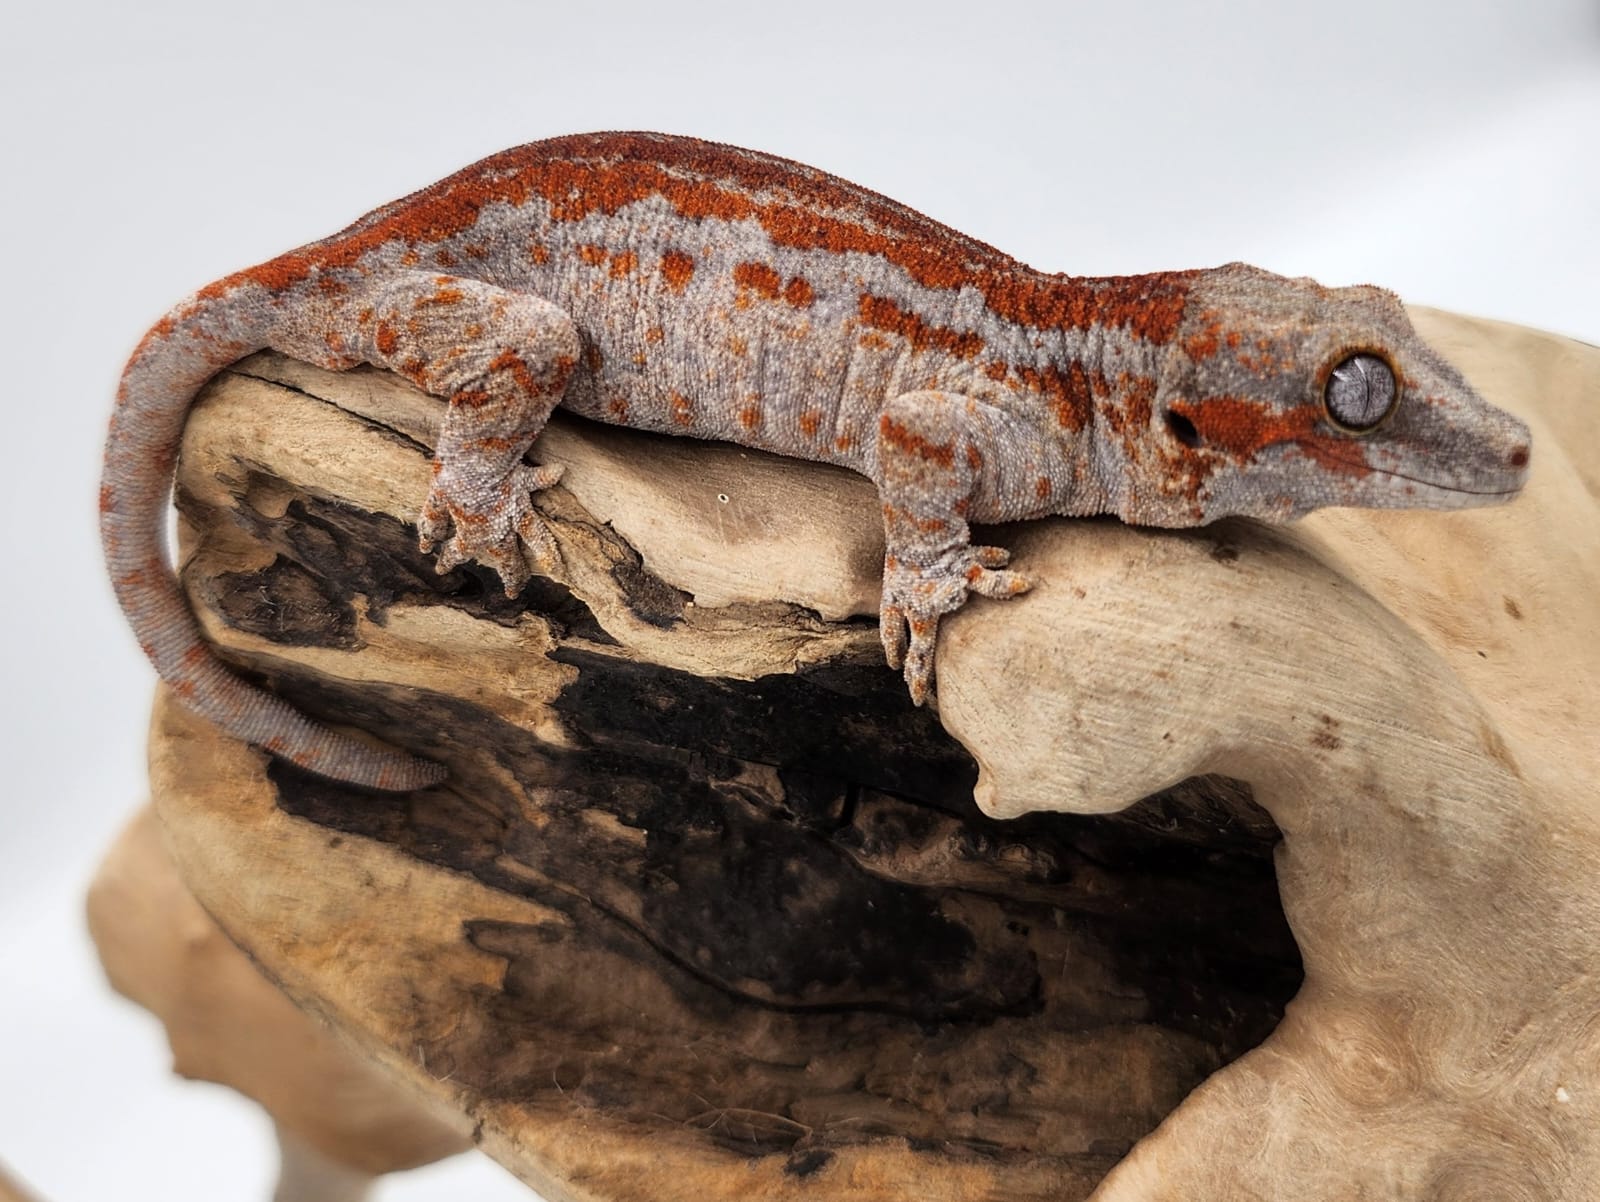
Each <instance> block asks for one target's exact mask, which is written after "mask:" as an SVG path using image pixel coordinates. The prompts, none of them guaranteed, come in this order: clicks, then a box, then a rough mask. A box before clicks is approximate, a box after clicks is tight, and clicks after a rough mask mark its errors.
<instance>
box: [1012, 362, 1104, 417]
mask: <svg viewBox="0 0 1600 1202" xmlns="http://www.w3.org/2000/svg"><path fill="white" fill-rule="evenodd" d="M1017 374H1018V375H1019V376H1021V377H1022V382H1023V383H1024V384H1026V385H1027V387H1028V388H1029V389H1030V390H1031V391H1033V392H1037V393H1040V394H1041V395H1043V396H1044V398H1045V400H1046V402H1047V403H1048V404H1049V406H1050V412H1051V413H1052V414H1053V415H1054V416H1055V419H1056V424H1057V425H1059V426H1060V427H1061V428H1062V429H1064V430H1081V429H1083V428H1084V426H1086V425H1088V424H1089V419H1090V417H1091V416H1093V413H1094V403H1093V400H1092V393H1091V387H1090V383H1089V373H1088V372H1087V371H1085V370H1084V366H1083V364H1082V362H1080V361H1079V360H1077V359H1074V360H1072V361H1071V362H1070V363H1069V364H1067V370H1066V371H1062V370H1061V369H1060V368H1058V367H1056V366H1055V365H1054V364H1051V365H1049V366H1047V367H1044V368H1042V369H1041V368H1033V367H1021V368H1018V369H1017Z"/></svg>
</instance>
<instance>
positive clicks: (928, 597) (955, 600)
mask: <svg viewBox="0 0 1600 1202" xmlns="http://www.w3.org/2000/svg"><path fill="white" fill-rule="evenodd" d="M1010 560H1011V553H1010V552H1009V551H1007V550H1005V549H1004V548H1003V547H973V546H965V547H960V548H956V549H954V550H952V551H950V552H949V553H948V554H945V555H942V556H940V557H939V559H937V560H936V561H935V562H933V563H931V564H915V563H909V562H907V561H906V560H904V559H901V558H899V557H897V556H895V555H894V554H892V553H891V554H889V555H886V556H885V557H884V562H883V607H882V609H881V610H880V611H879V621H878V633H879V635H880V636H881V637H882V639H883V653H884V657H885V658H886V659H887V660H888V661H889V666H890V667H891V668H898V667H901V666H902V665H904V668H905V677H906V686H907V687H908V688H909V689H910V690H911V700H912V701H913V702H914V703H915V704H917V705H921V704H922V703H923V702H924V701H926V700H927V698H928V689H929V687H930V686H931V685H932V683H933V652H934V646H935V643H936V642H937V639H938V634H939V619H940V618H942V617H943V616H944V615H945V614H948V613H953V612H955V611H956V610H958V609H960V608H961V606H962V605H964V604H965V603H966V600H967V594H968V593H969V592H972V593H979V594H982V595H983V596H985V597H996V598H1003V597H1015V596H1016V595H1017V594H1019V593H1025V592H1027V591H1028V588H1029V583H1028V578H1027V577H1026V576H1023V575H1022V574H1021V573H1020V572H1007V571H1003V570H1001V569H1003V568H1004V567H1005V566H1006V564H1007V563H1009V562H1010ZM908 636H909V637H908Z"/></svg>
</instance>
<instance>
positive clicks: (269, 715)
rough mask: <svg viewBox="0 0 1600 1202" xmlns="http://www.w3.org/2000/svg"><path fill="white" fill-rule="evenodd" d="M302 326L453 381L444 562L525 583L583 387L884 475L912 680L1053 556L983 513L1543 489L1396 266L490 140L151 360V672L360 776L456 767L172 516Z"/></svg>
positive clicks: (125, 540) (126, 463)
mask: <svg viewBox="0 0 1600 1202" xmlns="http://www.w3.org/2000/svg"><path fill="white" fill-rule="evenodd" d="M263 348H272V349H274V350H277V351H281V352H283V353H285V354H288V355H291V356H294V357H296V358H300V359H304V360H306V361H309V362H311V363H315V364H318V365H320V366H323V367H327V368H332V369H336V370H338V369H345V368H349V367H353V366H355V365H357V364H362V363H368V364H374V365H376V366H378V367H382V368H386V369H388V370H391V371H395V372H398V373H400V374H401V375H402V376H404V377H406V378H407V379H409V380H411V381H413V382H414V383H415V384H417V385H418V386H419V387H421V388H423V389H425V390H426V391H428V392H430V393H432V394H434V395H436V396H438V397H440V398H442V399H444V400H446V401H448V403H449V409H448V412H447V416H446V418H445V420H444V424H443V428H442V430H441V434H440V439H439V445H438V448H437V458H436V460H435V463H434V475H433V483H432V488H431V490H430V492H429V493H428V496H427V499H426V500H425V502H424V503H423V508H422V512H421V515H420V518H419V520H418V528H419V533H420V539H421V543H422V545H423V549H424V550H428V549H431V548H432V547H433V546H434V545H436V544H442V548H441V551H440V553H439V556H438V567H439V570H440V571H445V570H447V569H449V568H450V567H452V566H454V565H456V564H459V563H461V562H463V561H465V560H468V559H472V560H478V561H481V562H484V563H486V564H489V565H491V566H492V567H494V569H495V570H496V571H497V572H498V573H499V574H500V577H501V579H502V581H503V583H504V585H505V588H506V591H507V593H508V594H510V595H515V594H516V593H517V592H519V591H520V589H521V588H522V586H523V585H524V584H525V583H526V581H527V579H528V576H529V567H528V562H527V560H528V557H530V556H531V558H532V560H533V562H534V564H536V565H537V566H539V567H540V568H542V569H546V570H548V569H549V568H550V567H552V566H553V565H554V563H555V560H556V554H557V552H556V546H555V543H554V541H553V539H552V537H551V535H550V532H549V530H548V529H547V528H546V526H545V524H544V521H543V520H542V519H541V518H540V517H539V515H538V513H537V512H536V511H535V509H534V507H533V505H532V502H531V494H532V493H533V492H536V491H537V490H539V489H542V488H547V487H549V486H550V485H551V484H553V483H554V482H555V481H556V479H557V477H558V475H559V471H558V469H555V468H550V467H540V466H534V465H531V464H529V463H527V462H525V461H524V454H525V452H527V450H528V448H529V446H530V445H531V444H532V443H533V442H534V440H535V438H536V437H537V435H538V433H539V430H540V429H541V427H542V426H543V425H544V423H545V421H546V419H547V418H548V417H549V415H550V412H551V410H552V409H554V408H555V407H556V406H557V405H562V406H565V407H566V408H568V409H570V410H573V411H574V412H577V413H580V414H583V415H585V416H587V417H592V418H598V419H600V420H602V421H608V422H615V423H619V424H622V425H627V426H633V427H637V428H640V429H646V430H655V431H660V432H664V433H669V434H683V435H690V436H694V437H698V438H711V439H721V440H727V441H731V442H736V443H740V444H743V445H746V446H752V447H759V448H762V449H764V450H768V451H773V452H776V453H778V454H782V455H788V456H793V457H795V458H800V459H813V460H822V461H826V462H829V463H836V464H842V465H844V466H846V467H849V468H852V469H854V470H855V471H858V472H860V473H862V474H863V475H865V476H867V477H869V478H870V479H871V480H872V481H873V482H874V483H875V484H876V485H877V487H878V490H879V493H880V496H881V499H882V505H883V518H884V524H885V530H886V534H887V553H886V556H885V560H884V576H883V608H882V620H881V630H882V635H883V644H884V648H885V652H886V654H887V657H888V660H889V662H890V664H891V665H894V666H900V665H903V667H904V672H905V678H906V681H907V684H908V686H909V687H910V690H911V695H912V697H913V698H914V699H915V700H916V701H918V702H919V703H920V702H921V701H922V700H923V699H924V698H925V696H926V694H927V692H928V689H929V687H930V683H931V680H932V676H933V664H934V645H935V636H936V633H937V628H938V623H939V619H940V617H941V616H942V615H944V614H947V613H950V612H951V611H953V610H955V609H957V608H958V607H960V606H961V605H962V603H963V602H964V601H965V599H966V597H967V594H968V593H969V592H976V593H980V594H982V595H984V596H988V597H1010V596H1014V595H1016V594H1018V593H1021V592H1023V591H1025V590H1026V588H1027V580H1026V578H1025V577H1024V576H1023V575H1021V574H1019V573H1017V572H1014V571H1010V570H1007V568H1006V562H1007V558H1008V557H1007V553H1006V552H1005V551H1004V550H1002V549H1000V548H997V547H985V546H974V545H972V543H971V540H970V537H969V527H968V523H969V522H1000V521H1012V520H1016V519H1022V518H1034V517H1040V516H1043V515H1046V514H1068V515H1084V514H1101V513H1110V514H1116V515H1118V516H1120V517H1121V518H1123V519H1124V520H1126V521H1128V522H1133V523H1139V524H1145V525H1155V526H1192V525H1199V524H1202V523H1205V522H1209V521H1212V520H1213V519H1216V518H1220V517H1223V516H1227V515H1236V514H1243V515H1248V516H1251V517H1256V518H1262V519H1267V520H1274V521H1276V520H1287V519H1290V518H1294V517H1297V516H1299V515H1301V514H1304V513H1306V512H1307V511H1308V510H1311V509H1314V508H1316V507H1318V506H1323V505H1360V506H1420V507H1431V508H1453V507H1460V506H1466V505H1481V504H1487V503H1491V502H1495V501H1501V500H1505V499H1508V498H1509V497H1511V496H1513V495H1514V494H1515V493H1516V492H1517V491H1518V489H1519V488H1520V487H1521V485H1522V483H1523V480H1524V478H1525V476H1526V471H1527V463H1528V454H1529V449H1528V431H1527V429H1526V427H1525V426H1524V425H1523V424H1522V423H1521V422H1519V421H1517V420H1516V419H1515V418H1513V417H1511V416H1509V415H1507V414H1505V413H1503V412H1501V411H1500V410H1498V409H1495V408H1493V407H1491V406H1490V405H1488V404H1486V403H1485V402H1484V401H1483V400H1482V399H1480V398H1479V397H1478V395H1477V394H1476V393H1475V392H1474V391H1473V390H1472V388H1471V387H1470V386H1469V385H1468V384H1467V382H1466V380H1465V379H1464V378H1463V377H1462V376H1461V374H1460V373H1459V372H1457V371H1456V370H1455V369H1453V368H1452V367H1451V366H1450V365H1449V364H1448V363H1446V362H1445V361H1444V360H1443V359H1442V358H1441V357H1440V356H1439V355H1437V354H1436V353H1435V352H1434V351H1433V350H1431V349H1430V348H1429V347H1428V346H1426V345H1425V344H1424V343H1423V342H1422V341H1421V340H1420V339H1419V338H1418V337H1417V335H1416V334H1415V332H1414V331H1413V330H1412V327H1411V325H1410V323H1409V321H1408V320H1407V319H1406V316H1405V313H1404V311H1403V310H1402V309H1401V306H1400V304H1399V302H1398V300H1397V299H1396V298H1395V297H1394V296H1393V295H1392V294H1391V293H1388V292H1385V291H1382V290H1381V289H1377V288H1371V287H1359V288H1324V287H1322V286H1321V285H1318V284H1316V283H1315V282H1313V281H1311V280H1305V279H1286V278H1284V277H1281V276H1276V275H1272V274H1270V273H1268V272H1265V271H1262V270H1259V269H1257V268H1254V267H1249V266H1246V265H1244V264H1239V263H1234V264H1229V265H1227V266H1225V267H1219V268H1214V269H1209V270H1198V271H1174V272H1161V273H1157V274H1154V275H1143V276H1127V277H1113V278H1102V279H1089V278H1074V277H1069V276H1064V275H1051V274H1046V273H1043V272H1039V271H1035V270H1033V269H1032V268H1029V267H1027V266H1025V265H1023V264H1021V263H1018V262H1016V261H1015V260H1013V259H1011V258H1008V257H1007V256H1006V255H1004V254H1002V253H1000V252H999V251H997V250H994V249H992V248H991V247H989V246H986V245H984V244H983V243H981V242H977V241H975V240H973V239H971V238H968V237H965V236H964V235H962V234H959V233H956V232H955V231H953V230H950V229H947V228H945V227H944V226H941V225H939V224H938V223H936V222H934V221H931V220H929V219H928V218H926V217H923V216H922V215H920V214H919V213H916V212H914V211H912V210H910V209H907V208H905V207H903V206H901V205H898V204H896V203H894V202H892V201H890V200H887V199H885V198H884V197H882V196H878V195H876V194H874V193H872V192H869V191H867V190H865V189H863V188H859V187H856V186H855V185H853V184H850V183H847V182H845V181H843V180H840V179H836V178H834V177H832V176H829V175H826V174H824V173H823V172H821V171H817V170H815V169H813V168H810V167H805V166H802V165H801V164H799V163H793V162H789V161H787V160H784V159H779V158H775V157H773V156H771V155H766V154H760V153H757V152H755V151H748V150H739V149H736V148H733V147H729V146H721V145H716V144H713V143H709V142H703V141H699V140H696V139H693V138H683V137H671V136H666V135H661V134H644V133H602V134H587V135H578V136H573V137H566V138H555V139H552V140H550V141H546V142H536V143H533V144H531V145H528V146H523V147H519V148H517V149H515V150H509V151H506V152H504V153H502V154H498V155H495V156H493V157H491V158H488V159H485V160H483V161H482V162H480V163H477V164H474V165H473V166H471V167H468V168H466V169H465V170H464V171H461V172H459V173H457V174H456V175H453V176H451V177H450V178H448V179H446V180H443V181H442V182H440V183H438V184H435V185H433V186H432V187H430V188H426V189H424V190H423V191H420V192H417V193H415V194H413V195H412V196H409V197H407V198H405V199H404V200H400V201H397V202H396V203H394V204H391V205H387V206H385V207H383V208H380V209H377V210H375V211H373V212H372V213H370V214H368V215H367V216H366V217H363V218H362V219H361V220H359V221H357V222H356V223H355V224H354V225H352V226H350V227H348V228H347V229H345V230H343V231H341V232H340V233H338V234H335V235H333V236H332V237H331V238H327V239H324V240H323V241H321V242H316V243H313V244H311V245H309V246H306V247H303V248H301V249H299V250H295V251H291V252H289V253H288V254H285V255H283V256H281V257H279V258H276V259H273V260H271V261H269V262H267V263H263V264H261V265H260V266H258V267H254V268H251V269H249V270H246V271H242V272H239V273H237V274H235V275H232V276H229V277H227V278H226V279H223V280H220V281H218V282H217V283H215V284H212V285H210V286H209V287H206V288H203V289H201V290H200V291H199V292H198V293H196V294H195V295H194V296H192V297H190V298H189V299H188V300H186V301H184V302H182V303H181V304H179V305H178V306H177V307H176V308H174V309H173V310H172V311H171V312H170V313H168V314H167V316H166V317H164V318H162V320H161V321H159V322H158V323H157V324H156V325H155V327H154V328H153V329H152V330H151V331H150V332H149V333H148V334H147V335H146V336H145V338H144V340H143V341H142V342H141V343H140V344H139V347H138V348H137V349H136V350H135V351H134V353H133V356H132V358H131V359H130V361H129V363H128V366H127V369H126V371H125V372H124V374H123V378H122V384H121V389H120V391H119V393H118V397H117V404H116V408H115V412H114V414H113V416H112V420H111V430H110V436H109V439H108V442H107V448H106V458H105V473H104V477H103V483H102V487H101V532H102V540H103V543H104V547H105V553H106V562H107V564H108V567H109V570H110V573H111V578H112V582H113V585H114V587H115V589H116V594H117V598H118V600H119V602H120V603H121V605H122V608H123V610H124V612H125V613H126V614H127V617H128V620H129V622H130V623H131V625H132V626H133V629H134V631H135V633H136V634H137V636H138V638H139V640H140V642H141V645H142V646H143V647H144V650H145V652H146V654H147V655H148V656H149V657H150V659H151V660H152V661H153V662H154V664H155V666H156V669H157V671H158V672H159V673H160V674H161V676H162V677H163V678H164V679H165V680H167V681H168V682H169V684H171V685H172V687H173V688H174V689H175V690H176V691H177V692H178V694H179V696H180V697H182V698H183V699H184V700H185V701H186V702H187V703H188V704H189V705H190V706H192V707H193V708H194V709H195V710H197V711H198V712H199V713H201V714H203V715H204V716H206V717H207V718H209V719H211V720H212V721H214V722H216V723H217V724H218V725H219V726H221V727H222V728H223V729H224V730H226V731H227V732H228V733H230V734H232V735H235V736H237V737H238V738H241V739H244V740H246V741H248V742H250V743H253V744H256V745H258V746H260V747H263V748H265V749H267V750H268V751H271V752H273V753H275V754H278V755H282V756H285V757H287V758H288V759H290V760H293V761H294V762H295V763H297V764H300V765H302V766H303V767H305V768H307V769H309V770H311V771H314V772H317V773H319V774H322V775H325V776H328V777H332V778H335V779H338V780H343V781H348V782H351V783H357V784H362V785H368V786H373V787H376V788H381V789H396V790H400V789H411V788H417V787H420V786H423V785H426V784H430V783H432V782H435V781H437V780H439V779H440V778H441V775H442V773H441V770H440V769H439V768H438V767H437V766H436V765H434V764H431V763H428V762H426V761H423V760H418V759H415V758H413V757H410V756H407V755H404V754H401V753H399V752H395V751H387V750H379V749H374V748H371V747H368V746H366V745H365V744H360V743H357V742H356V741H354V740H352V739H348V738H346V737H344V736H341V735H339V734H337V733H335V732H332V731H329V730H326V729H324V728H322V727H320V726H318V725H317V724H315V723H313V722H311V721H310V720H309V719H307V718H305V717H304V716H303V715H301V714H299V713H298V712H297V711H295V710H294V709H292V708H291V707H290V706H288V705H287V704H286V703H284V702H283V701H281V700H279V699H277V698H275V697H271V696H269V695H268V694H266V693H264V692H262V691H261V690H259V689H257V688H256V687H254V686H253V685H250V684H248V683H246V682H244V681H243V680H241V679H239V678H238V677H237V676H235V675H234V674H233V673H232V672H230V671H229V670H228V669H227V668H225V667H224V666H223V665H222V664H221V663H220V662H219V661H218V660H217V659H216V658H215V657H214V656H213V655H212V654H211V652H210V651H209V650H208V649H207V647H206V646H205V644H204V643H203V641H202V639H201V635H200V631H199V628H198V626H197V624H196V622H195V619H194V617H193V615H192V614H191V613H190V611H189V608H188V606H187V604H186V603H185V601H184V599H183V596H182V594H181V593H180V591H179V589H178V586H177V583H176V581H175V579H174V577H173V573H172V569H171V568H170V566H169V565H168V562H167V557H166V553H165V550H164V548H163V545H162V542H163V540H162V529H163V525H164V521H165V511H166V506H167V504H168V502H169V497H170V491H171V485H172V474H173V469H174V464H175V461H176V457H177V448H178V442H179V438H180V435H181V433H182V429H183V424H184V419H185V416H186V413H187V411H188V408H189V405H190V403H191V402H192V400H193V398H194V396H195V394H196V393H197V392H198V391H199V389H200V388H201V386H202V385H204V384H205V382H206V381H207V380H208V379H209V378H210V377H211V376H212V375H214V374H215V373H216V372H218V371H220V370H221V369H222V368H224V367H226V366H227V365H229V364H230V363H232V362H234V361H235V360H237V359H239V358H242V357H243V356H245V355H247V354H250V353H252V352H254V351H257V350H260V349H263Z"/></svg>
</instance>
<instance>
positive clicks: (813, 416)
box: [800, 409, 822, 438]
mask: <svg viewBox="0 0 1600 1202" xmlns="http://www.w3.org/2000/svg"><path fill="white" fill-rule="evenodd" d="M821 424H822V413H821V411H820V410H817V409H807V410H806V411H805V412H804V413H802V414H801V415H800V433H802V434H804V435H805V436H806V437H807V438H815V437H816V436H817V430H818V428H819V427H820V426H821Z"/></svg>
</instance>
